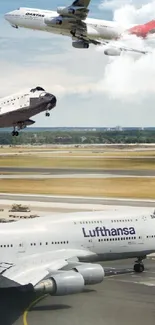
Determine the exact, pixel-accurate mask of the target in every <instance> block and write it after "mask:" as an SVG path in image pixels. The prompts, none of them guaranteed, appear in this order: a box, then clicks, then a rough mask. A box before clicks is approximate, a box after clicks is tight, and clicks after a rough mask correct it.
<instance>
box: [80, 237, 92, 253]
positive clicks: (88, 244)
mask: <svg viewBox="0 0 155 325" xmlns="http://www.w3.org/2000/svg"><path fill="white" fill-rule="evenodd" d="M81 246H82V248H85V249H89V250H91V249H92V248H93V247H94V243H93V238H87V239H86V241H85V243H83V244H82V245H81Z"/></svg>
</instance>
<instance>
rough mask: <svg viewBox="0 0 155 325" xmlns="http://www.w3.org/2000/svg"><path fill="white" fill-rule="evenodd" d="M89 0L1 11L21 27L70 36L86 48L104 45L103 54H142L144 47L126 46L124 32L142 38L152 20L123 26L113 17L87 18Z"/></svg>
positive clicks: (153, 27) (153, 26) (152, 28)
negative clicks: (107, 19)
mask: <svg viewBox="0 0 155 325" xmlns="http://www.w3.org/2000/svg"><path fill="white" fill-rule="evenodd" d="M89 3H90V0H75V1H74V2H73V3H72V5H71V6H68V7H58V8H57V11H50V10H42V9H35V8H19V9H17V10H14V11H11V12H9V13H6V14H5V19H6V20H7V21H9V23H10V24H11V25H12V27H15V28H18V27H24V28H28V29H32V30H41V31H46V32H51V33H54V34H60V35H65V36H70V37H72V46H73V47H75V48H82V49H83V48H89V45H90V44H94V45H103V46H105V50H104V53H105V54H106V55H111V56H117V55H120V54H121V52H122V51H129V52H137V53H140V54H146V53H148V51H146V50H145V49H144V50H140V49H136V48H130V47H128V46H127V47H126V46H125V45H124V44H123V42H122V43H121V42H120V41H121V40H122V37H123V36H124V35H125V34H134V35H136V36H138V37H142V38H146V37H147V36H148V35H149V34H151V33H155V20H153V21H150V22H148V23H146V24H143V25H135V26H133V25H132V26H129V27H128V28H127V29H126V28H123V27H122V26H119V25H118V24H117V23H116V22H114V21H106V20H100V19H93V18H87V15H88V13H89V9H88V6H89Z"/></svg>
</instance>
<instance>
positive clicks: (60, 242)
mask: <svg viewBox="0 0 155 325" xmlns="http://www.w3.org/2000/svg"><path fill="white" fill-rule="evenodd" d="M44 244H45V245H46V246H47V245H50V244H51V245H59V244H60V245H62V244H69V241H57V242H51V243H49V242H45V243H42V242H40V243H39V244H37V243H30V246H37V245H40V246H42V245H44ZM6 247H8V248H9V247H13V244H10V245H0V248H6ZM19 247H23V244H21V243H20V244H19Z"/></svg>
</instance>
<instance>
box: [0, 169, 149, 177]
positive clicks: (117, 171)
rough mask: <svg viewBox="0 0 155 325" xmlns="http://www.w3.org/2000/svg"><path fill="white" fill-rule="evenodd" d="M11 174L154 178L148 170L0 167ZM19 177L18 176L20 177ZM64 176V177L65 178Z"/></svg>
mask: <svg viewBox="0 0 155 325" xmlns="http://www.w3.org/2000/svg"><path fill="white" fill-rule="evenodd" d="M3 173H11V174H14V173H16V174H21V175H22V174H25V173H32V174H37V175H59V177H61V176H66V175H67V176H68V175H70V176H71V175H83V177H85V176H86V175H100V176H101V175H102V176H103V175H107V174H108V177H111V176H124V177H125V176H141V177H142V176H148V177H153V176H155V170H150V169H141V170H138V169H135V170H133V169H132V170H130V169H98V168H36V167H33V168H32V167H0V174H3ZM21 175H20V176H21ZM67 176H66V177H67Z"/></svg>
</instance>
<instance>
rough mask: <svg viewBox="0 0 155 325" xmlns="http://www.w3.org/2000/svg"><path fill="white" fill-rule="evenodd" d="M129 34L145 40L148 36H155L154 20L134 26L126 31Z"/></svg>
mask: <svg viewBox="0 0 155 325" xmlns="http://www.w3.org/2000/svg"><path fill="white" fill-rule="evenodd" d="M128 32H129V33H130V34H134V35H136V36H138V37H143V38H146V37H147V36H148V35H149V34H155V20H151V21H149V22H148V23H146V24H143V25H136V26H134V27H132V28H130V29H128Z"/></svg>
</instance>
